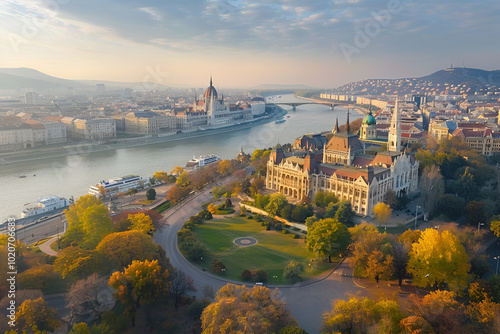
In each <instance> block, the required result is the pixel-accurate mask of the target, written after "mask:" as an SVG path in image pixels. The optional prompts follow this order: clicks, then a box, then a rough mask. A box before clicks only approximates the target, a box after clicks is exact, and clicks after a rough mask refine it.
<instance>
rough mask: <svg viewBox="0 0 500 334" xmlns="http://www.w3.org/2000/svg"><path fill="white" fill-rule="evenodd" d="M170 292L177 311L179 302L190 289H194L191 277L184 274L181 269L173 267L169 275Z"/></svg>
mask: <svg viewBox="0 0 500 334" xmlns="http://www.w3.org/2000/svg"><path fill="white" fill-rule="evenodd" d="M171 284H172V285H171V286H170V293H172V296H173V298H174V307H175V310H176V311H177V308H178V306H179V302H180V301H181V299H182V297H184V296H185V295H186V294H187V293H188V292H190V291H196V288H195V286H194V284H193V280H192V279H191V277H189V276H186V274H184V272H183V271H181V270H177V269H174V270H173V271H172V275H171Z"/></svg>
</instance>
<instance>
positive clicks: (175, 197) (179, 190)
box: [166, 185, 190, 204]
mask: <svg viewBox="0 0 500 334" xmlns="http://www.w3.org/2000/svg"><path fill="white" fill-rule="evenodd" d="M189 192H190V189H189V188H188V187H179V186H177V185H176V186H174V187H172V189H170V190H169V192H168V193H167V198H166V199H167V201H171V202H172V203H173V204H177V203H179V202H180V201H181V200H182V199H183V198H185V197H186V196H187V195H188V194H189Z"/></svg>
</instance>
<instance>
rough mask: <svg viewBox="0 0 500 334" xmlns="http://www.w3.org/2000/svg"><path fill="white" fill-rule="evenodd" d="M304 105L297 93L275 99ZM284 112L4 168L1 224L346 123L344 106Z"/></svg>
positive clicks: (0, 186) (0, 172)
mask: <svg viewBox="0 0 500 334" xmlns="http://www.w3.org/2000/svg"><path fill="white" fill-rule="evenodd" d="M303 101H304V100H300V99H298V98H296V97H294V96H293V95H283V96H282V97H280V98H278V97H276V98H274V99H273V100H271V102H303ZM284 109H286V110H288V115H287V116H285V119H286V122H284V123H281V124H275V123H274V122H271V123H267V124H264V125H260V126H255V127H252V128H247V129H243V130H237V131H232V132H226V133H222V134H213V135H210V136H205V137H198V138H192V139H185V140H182V141H173V142H166V143H159V144H152V145H148V146H139V147H129V148H120V149H116V150H112V151H99V152H97V151H96V152H92V151H90V152H85V153H83V154H79V155H70V156H66V157H57V158H47V159H41V160H40V159H38V160H33V161H29V162H19V163H13V164H9V165H0V222H2V221H4V220H6V219H7V218H8V217H20V213H21V210H22V209H23V206H24V204H25V203H29V202H33V201H36V200H37V199H38V198H39V197H40V196H46V195H58V196H64V197H66V198H68V197H70V196H74V197H75V198H78V197H79V196H81V195H84V194H86V193H87V191H88V188H89V186H90V185H93V184H95V183H97V182H98V181H99V180H107V179H109V178H114V177H120V176H125V175H129V174H137V175H141V176H144V177H149V176H152V175H153V173H154V172H155V171H167V172H169V171H171V170H172V169H173V168H174V167H175V166H185V164H186V162H187V161H188V160H190V159H191V158H192V157H193V156H196V157H198V156H200V155H205V154H212V153H214V154H217V155H218V156H219V157H220V158H221V159H230V158H235V157H236V156H237V154H238V152H239V150H240V148H241V147H243V150H244V151H245V153H252V151H253V150H255V149H257V148H268V147H272V146H274V145H276V144H278V143H280V144H284V143H291V142H293V140H294V139H295V138H297V137H299V136H300V135H302V134H306V133H314V132H321V131H327V130H331V129H333V127H334V124H335V118H336V117H338V119H339V124H344V123H345V120H346V109H343V108H342V107H335V110H333V111H332V110H330V108H329V107H328V106H324V105H317V104H312V105H303V106H298V107H297V110H296V111H292V108H291V107H288V106H284ZM288 116H289V117H288ZM359 117H361V115H359V114H358V113H356V112H352V113H351V116H350V120H351V121H352V120H354V119H356V118H359ZM20 175H26V178H19V176H20ZM34 175H36V176H34Z"/></svg>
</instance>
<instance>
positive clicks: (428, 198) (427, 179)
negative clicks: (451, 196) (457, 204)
mask: <svg viewBox="0 0 500 334" xmlns="http://www.w3.org/2000/svg"><path fill="white" fill-rule="evenodd" d="M420 189H421V193H422V200H423V205H424V210H425V212H427V213H428V214H429V215H430V216H432V215H434V213H435V209H436V204H437V201H438V199H439V197H441V196H442V195H443V194H444V181H443V176H442V175H441V172H440V171H439V166H437V165H434V164H433V165H431V166H430V167H425V168H424V170H423V172H422V176H421V178H420Z"/></svg>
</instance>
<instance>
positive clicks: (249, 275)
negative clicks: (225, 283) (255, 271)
mask: <svg viewBox="0 0 500 334" xmlns="http://www.w3.org/2000/svg"><path fill="white" fill-rule="evenodd" d="M241 279H242V280H243V281H245V282H250V281H251V280H252V272H251V271H250V270H248V269H245V270H243V271H242V272H241Z"/></svg>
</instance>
